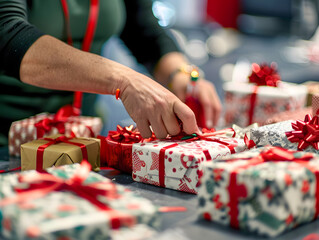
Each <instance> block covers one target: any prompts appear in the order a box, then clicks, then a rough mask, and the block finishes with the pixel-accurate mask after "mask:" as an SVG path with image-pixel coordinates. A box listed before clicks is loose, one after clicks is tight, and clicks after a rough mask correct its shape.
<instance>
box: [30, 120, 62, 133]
mask: <svg viewBox="0 0 319 240" xmlns="http://www.w3.org/2000/svg"><path fill="white" fill-rule="evenodd" d="M34 126H35V127H36V129H37V138H41V137H43V136H44V134H45V133H47V132H49V131H50V130H51V129H52V128H57V129H58V131H59V133H61V134H64V133H65V126H64V122H63V121H60V120H56V119H50V118H44V119H42V120H40V121H39V122H37V123H35V124H34Z"/></svg>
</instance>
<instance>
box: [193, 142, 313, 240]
mask: <svg viewBox="0 0 319 240" xmlns="http://www.w3.org/2000/svg"><path fill="white" fill-rule="evenodd" d="M318 180H319V158H318V155H316V154H314V153H305V152H297V151H289V150H286V149H283V148H277V147H270V148H259V149H253V150H250V151H246V152H243V153H239V154H234V155H232V156H230V157H229V158H227V159H222V160H216V161H212V162H209V163H205V164H204V166H203V176H202V178H201V184H200V187H199V191H198V216H199V218H200V219H205V220H207V221H214V222H217V223H220V224H223V225H230V226H232V227H234V228H238V229H240V230H241V231H245V232H251V233H255V234H258V235H262V236H268V237H274V236H276V235H279V234H281V233H283V232H285V231H287V230H289V229H292V228H294V227H296V226H298V225H300V224H303V223H306V222H309V221H312V220H314V219H316V218H317V216H318V213H319V212H318V210H319V205H318V203H319V199H318V197H319V185H318Z"/></svg>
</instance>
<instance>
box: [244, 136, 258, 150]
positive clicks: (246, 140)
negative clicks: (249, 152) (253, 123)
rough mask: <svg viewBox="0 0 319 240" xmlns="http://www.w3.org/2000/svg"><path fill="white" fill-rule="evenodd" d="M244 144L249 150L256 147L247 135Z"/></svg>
mask: <svg viewBox="0 0 319 240" xmlns="http://www.w3.org/2000/svg"><path fill="white" fill-rule="evenodd" d="M244 142H245V144H246V146H247V148H248V149H251V148H253V147H255V146H256V143H255V142H254V141H253V140H251V139H249V138H248V137H247V134H245V136H244Z"/></svg>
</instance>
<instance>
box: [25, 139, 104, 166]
mask: <svg viewBox="0 0 319 240" xmlns="http://www.w3.org/2000/svg"><path fill="white" fill-rule="evenodd" d="M82 160H87V161H89V163H90V164H91V166H92V169H93V170H94V171H99V170H100V168H99V167H100V141H99V139H95V138H68V137H66V136H64V135H62V136H61V135H54V136H52V137H48V138H41V139H37V140H34V141H31V142H28V143H25V144H22V145H21V170H32V169H36V170H42V169H45V168H49V167H52V166H61V165H67V164H73V163H80V162H82Z"/></svg>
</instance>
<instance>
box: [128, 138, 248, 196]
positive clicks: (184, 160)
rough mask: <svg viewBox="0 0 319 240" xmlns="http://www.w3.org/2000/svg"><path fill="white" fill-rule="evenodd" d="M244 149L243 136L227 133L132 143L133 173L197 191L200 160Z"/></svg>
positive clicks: (142, 178)
mask: <svg viewBox="0 0 319 240" xmlns="http://www.w3.org/2000/svg"><path fill="white" fill-rule="evenodd" d="M245 149H246V145H245V142H244V140H242V139H235V138H226V137H210V138H208V139H207V140H189V141H182V140H171V141H170V140H163V141H160V140H156V141H151V142H145V143H135V144H133V149H132V165H133V173H132V176H133V179H134V180H135V181H137V182H143V183H147V184H152V185H155V186H160V187H166V188H170V189H175V190H178V191H183V192H188V193H193V194H196V193H197V188H198V179H199V177H200V176H201V174H202V167H201V164H202V163H203V162H205V161H214V160H216V159H219V158H221V157H224V156H227V155H230V154H232V153H235V152H241V151H244V150H245Z"/></svg>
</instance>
